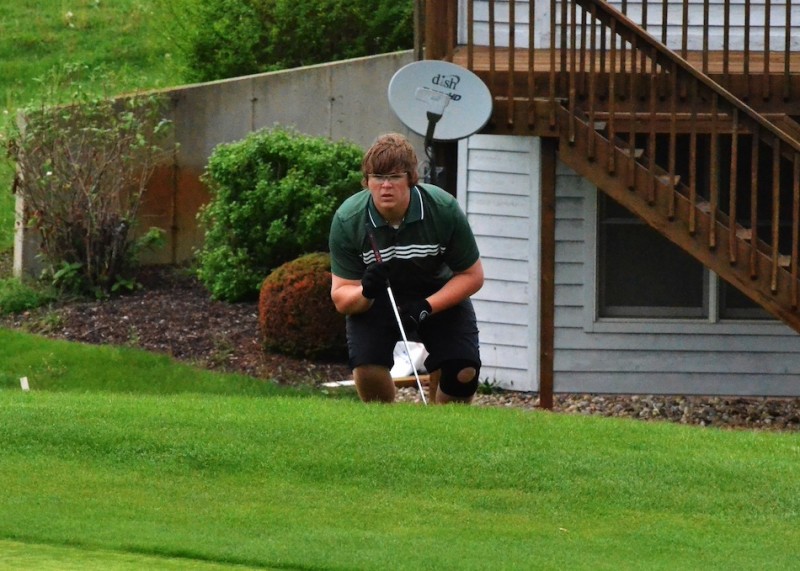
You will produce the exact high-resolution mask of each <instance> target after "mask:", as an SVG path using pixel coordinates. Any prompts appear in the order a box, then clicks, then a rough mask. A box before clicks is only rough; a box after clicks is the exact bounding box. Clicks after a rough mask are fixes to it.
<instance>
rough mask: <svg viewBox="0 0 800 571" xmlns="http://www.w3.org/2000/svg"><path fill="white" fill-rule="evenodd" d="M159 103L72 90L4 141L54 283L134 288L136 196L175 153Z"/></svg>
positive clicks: (27, 113) (34, 110)
mask: <svg viewBox="0 0 800 571" xmlns="http://www.w3.org/2000/svg"><path fill="white" fill-rule="evenodd" d="M164 103H165V102H164V100H163V98H162V97H161V96H158V95H153V94H146V95H135V96H131V97H126V98H120V99H114V98H111V97H105V96H94V95H89V94H87V93H84V92H82V91H80V90H78V91H76V92H74V93H73V95H72V100H71V101H70V102H68V103H66V104H63V105H59V106H52V107H51V106H46V105H43V104H40V105H37V106H31V107H28V108H26V109H24V110H23V112H22V114H21V115H20V119H19V121H18V124H17V125H16V127H15V129H14V134H13V137H12V138H11V141H12V142H11V145H10V151H11V157H12V159H13V160H15V161H16V163H17V173H18V174H17V180H16V182H15V187H16V192H17V193H19V194H20V195H21V196H22V198H23V200H24V203H25V207H26V215H27V218H28V224H29V225H31V226H32V227H34V228H35V229H36V230H38V232H39V235H40V237H41V250H40V254H41V258H42V261H43V262H44V264H45V268H46V270H45V272H46V273H47V274H48V275H49V276H50V277H51V279H53V281H54V282H55V283H56V285H59V286H61V287H62V288H65V289H68V290H71V291H79V292H82V293H87V292H92V293H95V294H97V295H102V294H107V293H109V292H111V291H112V290H116V289H118V288H119V287H120V286H126V285H127V286H130V284H131V281H130V276H128V275H127V273H128V272H130V271H131V270H132V269H133V267H134V263H135V256H136V253H137V249H138V247H139V246H141V245H142V241H141V240H138V241H137V240H135V239H134V232H133V227H134V225H135V221H136V216H137V212H138V210H139V206H140V203H141V199H142V195H143V194H144V191H145V188H146V184H147V181H148V179H149V177H150V175H151V174H152V172H153V169H154V168H155V166H156V165H158V164H159V163H162V162H164V161H165V160H166V159H167V158H168V155H169V153H170V152H171V150H170V149H168V148H167V146H166V145H165V141H167V140H168V132H169V129H170V127H171V124H170V122H169V121H167V120H166V119H165V118H164V110H165V105H164ZM158 236H159V232H157V231H151V232H149V233H147V234H145V237H146V239H147V240H151V241H152V240H154V239H157V237H158Z"/></svg>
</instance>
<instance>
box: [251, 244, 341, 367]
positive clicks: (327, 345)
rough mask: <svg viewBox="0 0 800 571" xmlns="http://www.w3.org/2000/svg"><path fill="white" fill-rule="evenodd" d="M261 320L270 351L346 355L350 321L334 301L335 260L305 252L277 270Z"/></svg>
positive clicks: (262, 302) (267, 286) (264, 293)
mask: <svg viewBox="0 0 800 571" xmlns="http://www.w3.org/2000/svg"><path fill="white" fill-rule="evenodd" d="M258 322H259V325H260V327H261V339H262V342H263V345H264V349H265V350H266V351H275V352H279V353H284V354H286V355H291V356H293V357H301V358H306V357H307V358H311V359H320V358H321V359H340V358H344V357H345V356H346V354H347V344H346V343H347V342H346V339H345V318H344V316H343V315H342V314H340V313H338V312H337V311H336V309H335V308H334V306H333V302H332V301H331V260H330V255H329V254H327V253H323V252H315V253H312V254H306V255H305V256H302V257H300V258H297V259H296V260H292V261H290V262H287V263H285V264H283V265H282V266H280V267H279V268H277V269H276V270H275V271H274V272H272V273H271V274H270V275H269V276H267V279H265V280H264V283H263V285H262V286H261V296H260V299H259V303H258Z"/></svg>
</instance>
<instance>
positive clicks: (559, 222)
mask: <svg viewBox="0 0 800 571" xmlns="http://www.w3.org/2000/svg"><path fill="white" fill-rule="evenodd" d="M556 196H557V199H556V278H555V281H556V297H555V299H556V312H555V325H556V329H555V363H554V368H555V379H554V384H555V390H556V391H557V392H589V393H645V394H708V395H731V394H735V395H765V396H767V395H772V396H779V395H800V335H798V334H797V333H795V332H794V331H792V330H791V329H790V328H788V327H787V326H785V325H783V324H782V323H779V322H777V321H750V322H743V321H738V322H732V321H727V322H726V321H722V322H720V321H716V322H715V321H714V320H713V319H706V320H685V319H673V320H669V319H597V318H596V317H595V315H596V308H595V299H596V295H595V292H596V278H595V272H596V267H597V266H596V262H595V259H596V249H595V244H596V242H595V240H596V222H595V220H596V212H597V206H596V205H597V191H596V190H595V189H594V188H593V187H592V186H591V184H589V183H588V182H587V181H586V180H583V179H581V178H580V177H578V176H577V175H576V174H575V173H574V172H572V171H571V170H569V169H568V168H567V167H565V166H563V165H561V164H559V168H558V172H557V183H556ZM676 283H679V282H678V281H677V278H676Z"/></svg>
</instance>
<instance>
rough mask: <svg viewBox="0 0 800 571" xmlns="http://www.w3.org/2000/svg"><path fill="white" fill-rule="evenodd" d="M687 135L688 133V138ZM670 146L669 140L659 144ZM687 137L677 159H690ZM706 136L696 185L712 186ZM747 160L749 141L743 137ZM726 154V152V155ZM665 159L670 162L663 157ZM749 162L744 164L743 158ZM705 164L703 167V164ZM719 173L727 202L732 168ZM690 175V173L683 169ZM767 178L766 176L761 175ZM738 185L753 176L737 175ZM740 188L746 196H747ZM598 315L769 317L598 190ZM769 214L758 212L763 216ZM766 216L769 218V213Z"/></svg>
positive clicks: (745, 207) (744, 212)
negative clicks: (708, 181)
mask: <svg viewBox="0 0 800 571" xmlns="http://www.w3.org/2000/svg"><path fill="white" fill-rule="evenodd" d="M686 139H688V136H687V137H686ZM720 143H721V145H722V146H721V152H720V153H719V156H720V157H725V156H730V150H731V149H730V145H729V143H728V146H727V149H726V148H725V146H724V145H725V141H720ZM660 147H661V148H664V147H666V145H665V144H661V145H660ZM689 148H690V145H689V144H688V140H684V141H678V145H677V149H678V157H677V160H676V164H678V165H682V166H684V168H686V165H688V164H689V160H688V156H681V155H688V149H689ZM708 148H709V145H708V138H707V137H705V138H703V137H699V141H698V160H697V165H698V168H697V175H696V176H697V177H698V185H697V187H698V189H701V188H703V189H706V188H708V184H703V183H702V181H704V180H706V181H707V179H708V173H709V170H710V169H708V166H707V165H708ZM740 149H741V152H742V153H743V156H742V157H740V160H739V163H740V164H742V162H743V161H747V160H749V157H750V142H749V141H745V142H744V144H742V142H740ZM726 153H727V155H726ZM661 164H666V160H664V161H663V162H662V163H661ZM744 164H746V163H744ZM703 165H705V168H704V167H703ZM718 170H719V171H721V172H720V189H725V190H722V192H721V194H723V195H724V196H720V201H727V200H728V196H727V195H725V194H726V190H727V189H728V188H729V187H730V184H729V180H730V173H729V172H724V171H725V169H723V168H720V169H718ZM678 174H680V176H681V180H687V177H688V173H687V172H679V173H678ZM759 175H760V177H771V175H770V167H769V165H759ZM762 180H764V179H762ZM738 184H739V186H740V188H744V187H745V185H746V184H749V180H748V181H745V180H742V177H740V178H739V179H738ZM748 195H749V191H748V192H747V193H744V192H743V193H741V195H740V198H741V197H742V196H745V197H746V196H748ZM739 202H741V204H740V205H739V208H738V211H737V217H739V218H740V219H745V220H749V217H750V208H749V203H748V201H747V200H740V201H739ZM597 212H598V224H597V228H598V237H597V238H598V242H597V243H598V250H597V253H598V256H597V257H598V259H597V270H598V274H597V275H598V281H597V283H598V292H597V302H598V305H597V307H598V316H599V317H601V318H602V317H615V318H618V317H622V318H679V319H680V318H685V319H713V320H719V319H770V316H769V315H768V314H767V313H766V312H765V311H764V310H763V309H762V308H761V307H760V306H758V304H756V303H755V302H753V301H751V300H750V299H749V298H748V297H747V296H745V295H744V294H742V293H741V292H739V291H738V290H737V289H736V288H734V287H733V286H730V285H728V284H727V283H725V282H724V281H723V280H721V279H717V278H716V276H714V275H713V274H712V273H711V272H710V271H709V270H707V269H706V268H705V267H704V266H703V265H702V264H701V263H700V262H698V261H697V260H695V259H694V258H693V257H691V256H690V255H689V254H687V253H686V252H684V251H683V250H681V249H680V248H679V247H678V246H676V245H675V244H673V243H672V242H670V241H669V240H668V239H667V238H665V237H663V236H662V235H661V234H659V233H658V232H657V231H655V230H654V229H652V228H650V227H649V226H648V225H647V224H646V223H645V222H643V221H641V220H640V219H639V218H637V217H636V216H635V215H633V214H632V213H631V212H629V211H628V210H627V209H625V208H624V207H623V206H621V205H619V204H617V203H616V202H614V201H613V200H612V199H610V198H609V197H607V196H606V195H605V194H603V193H602V192H599V191H598V209H597ZM764 216H765V215H762V213H760V212H759V215H758V217H759V219H760V220H761V219H764ZM766 218H767V221H768V220H769V217H768V215H766Z"/></svg>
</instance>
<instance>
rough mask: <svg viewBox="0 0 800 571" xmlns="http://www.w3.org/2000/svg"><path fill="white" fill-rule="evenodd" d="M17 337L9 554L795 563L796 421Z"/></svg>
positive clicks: (103, 560) (5, 365) (8, 389)
mask: <svg viewBox="0 0 800 571" xmlns="http://www.w3.org/2000/svg"><path fill="white" fill-rule="evenodd" d="M1 333H2V332H1V331H0V334H1ZM9 335H10V334H9ZM21 337H22V340H23V341H22V342H19V341H16V342H15V343H7V341H8V339H9V338H10V337H8V336H6V337H2V335H0V371H2V373H0V387H2V388H0V406H2V411H3V412H2V414H0V446H1V447H2V453H1V454H0V482H2V489H3V493H2V494H0V569H2V568H7V569H34V568H35V569H47V568H50V569H115V568H116V569H134V568H137V567H138V568H145V567H151V568H155V569H204V568H209V569H219V568H225V567H226V566H229V567H230V568H235V567H234V566H236V565H243V566H249V567H254V568H260V569H264V568H267V569H273V568H274V569H381V570H382V569H414V570H418V569H459V570H462V569H726V570H727V569H793V568H796V565H797V562H798V561H800V478H798V471H797V470H798V466H800V438H798V435H796V434H777V433H756V432H744V431H722V430H716V429H702V428H696V427H686V426H679V425H674V424H668V423H644V422H636V421H630V420H614V419H603V418H596V417H582V416H568V415H558V414H553V413H548V412H543V411H539V412H522V411H519V410H505V409H493V408H485V407H433V406H431V407H424V406H421V405H410V404H402V405H395V406H381V405H375V406H367V405H363V404H361V403H359V402H357V401H355V400H354V399H333V398H329V397H325V396H324V395H309V394H308V393H297V392H294V391H291V390H281V389H275V390H269V391H266V390H264V391H257V390H248V389H247V386H246V385H247V382H250V383H261V382H260V381H256V380H252V379H250V380H249V381H248V380H247V379H246V378H242V377H228V376H225V375H216V376H214V375H213V374H212V376H213V377H214V378H216V379H218V380H219V381H220V382H221V383H223V384H224V386H227V387H229V388H228V391H227V393H226V392H225V391H220V390H218V386H219V385H215V384H214V383H213V382H211V380H210V378H209V377H207V375H209V373H208V372H205V371H196V370H194V369H191V368H189V367H185V366H177V365H175V364H172V363H170V361H169V359H166V358H165V357H163V356H156V355H148V354H146V353H143V352H141V351H138V350H135V349H125V348H111V347H100V348H90V347H84V346H81V345H75V344H66V343H63V342H55V341H50V340H46V339H40V338H37V337H33V336H26V335H23V336H21ZM14 338H15V339H19V337H14ZM67 345H68V346H69V347H70V350H69V351H66V352H64V351H63V347H64V346H67ZM6 347H11V350H13V353H8V352H6V353H4V350H5V348H6ZM81 351H85V353H81ZM91 355H94V357H92V356H91ZM80 357H84V358H85V359H86V360H88V361H89V362H88V363H87V364H85V365H84V359H81V358H80ZM92 359H97V360H99V361H103V360H104V361H105V362H107V364H108V366H107V367H105V368H104V367H101V366H98V365H97V363H96V362H93V361H92ZM84 366H85V367H86V369H85V370H84V369H82V367H84ZM169 367H173V368H175V369H176V371H177V373H175V372H173V373H171V374H168V373H165V371H167V370H168V368H169ZM27 373H30V374H31V376H30V379H29V381H30V384H31V386H32V390H31V391H30V392H23V391H22V390H21V389H20V388H19V381H18V377H20V376H22V375H23V374H27ZM89 376H92V377H93V378H91V379H90V378H88V377H89ZM108 378H113V379H121V378H126V379H127V381H126V382H127V384H125V385H124V386H118V385H119V384H120V383H121V382H122V381H121V380H117V381H115V382H114V383H107V382H104V379H108ZM195 378H196V379H197V382H196V383H194V382H193V380H194V379H195ZM226 380H229V381H230V385H227V384H225V381H226ZM83 383H86V386H85V387H84V386H83ZM160 385H170V386H172V388H171V389H170V388H169V386H160ZM42 387H49V388H42ZM159 387H160V388H159ZM215 387H217V388H215ZM237 387H238V388H237ZM209 391H210V392H209ZM159 393H160V394H159ZM237 393H238V394H237ZM244 393H247V394H244Z"/></svg>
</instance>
